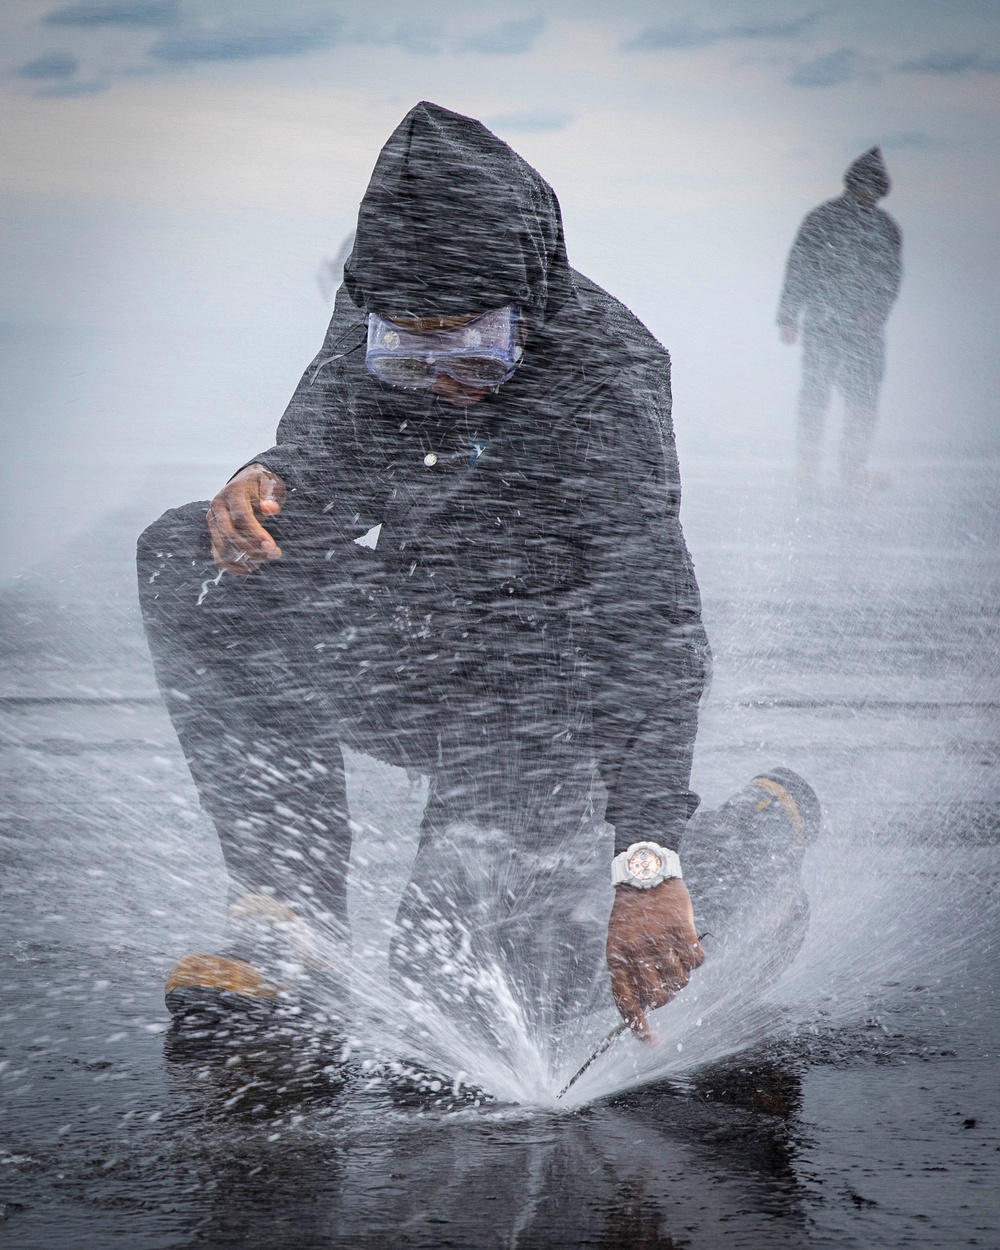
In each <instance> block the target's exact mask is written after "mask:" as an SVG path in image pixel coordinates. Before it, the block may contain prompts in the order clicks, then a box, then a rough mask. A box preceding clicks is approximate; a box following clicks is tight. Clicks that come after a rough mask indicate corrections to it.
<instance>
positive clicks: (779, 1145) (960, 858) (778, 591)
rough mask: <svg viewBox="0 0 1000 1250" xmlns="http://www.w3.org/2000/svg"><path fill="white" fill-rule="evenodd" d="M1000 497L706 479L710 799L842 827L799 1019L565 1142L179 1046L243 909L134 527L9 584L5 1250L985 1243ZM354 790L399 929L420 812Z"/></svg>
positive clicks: (361, 785)
mask: <svg viewBox="0 0 1000 1250" xmlns="http://www.w3.org/2000/svg"><path fill="white" fill-rule="evenodd" d="M998 487H1000V474H998V472H997V470H996V469H995V468H994V469H992V470H990V469H984V468H982V467H979V468H976V467H970V466H965V467H961V466H959V467H956V466H944V467H942V466H910V467H909V468H907V469H904V470H901V471H900V473H899V474H898V475H897V480H896V484H895V485H894V486H893V487H892V488H891V489H890V490H888V491H886V492H884V493H881V494H879V495H871V496H866V495H852V496H844V495H841V494H838V493H836V492H834V491H833V490H832V489H831V490H829V491H825V492H817V493H816V494H815V495H814V497H813V498H811V499H808V500H804V499H802V498H797V497H796V496H795V493H794V491H793V490H792V489H791V488H790V487H788V485H787V484H786V483H785V481H784V479H783V477H782V474H781V472H780V471H779V469H778V468H777V467H775V466H767V465H764V466H760V467H759V468H758V469H757V470H755V474H754V480H753V481H752V482H747V481H746V480H745V478H744V475H743V470H742V466H740V465H736V464H728V465H723V466H718V465H708V464H707V463H701V464H699V463H693V464H689V465H688V466H687V478H686V489H687V495H686V504H685V510H686V528H687V533H688V537H689V541H690V544H691V546H692V548H693V550H694V553H695V557H696V561H697V565H698V572H699V577H700V579H701V582H702V585H703V589H704V593H705V600H706V615H707V619H708V625H709V630H710V634H711V637H712V640H713V644H714V648H715V652H716V665H717V672H716V680H715V684H714V686H713V690H712V693H711V697H710V701H709V704H708V706H707V709H706V712H705V716H704V720H703V726H702V734H701V738H700V743H699V754H698V760H697V765H696V782H695V788H696V789H698V790H699V791H700V792H701V793H702V794H703V795H704V797H705V799H706V801H707V802H709V803H713V804H714V803H715V802H718V801H720V800H721V799H723V798H724V797H725V796H726V795H727V794H728V793H729V792H730V791H731V790H733V789H734V788H736V787H737V786H738V785H739V784H741V783H742V782H743V781H745V780H746V779H747V777H748V776H750V775H752V774H753V773H754V772H755V771H757V770H759V769H761V768H766V767H768V766H771V765H774V764H777V763H784V764H788V765H790V766H792V767H794V768H796V769H797V770H799V771H800V772H802V773H803V774H804V775H805V776H807V777H808V778H809V779H810V781H811V782H812V783H813V785H814V786H815V788H816V790H817V791H818V792H819V794H820V796H821V799H822V801H823V804H824V809H825V817H826V825H827V827H826V832H825V834H824V838H823V840H822V841H821V843H820V844H818V845H817V847H816V848H815V849H814V850H813V851H812V852H810V856H809V860H808V862H807V866H806V876H807V881H808V884H809V888H810V892H811V894H812V896H813V905H814V925H813V931H812V933H811V935H810V939H809V941H808V942H807V946H806V948H805V950H804V951H803V953H802V956H801V957H800V960H799V962H798V964H797V965H796V966H795V967H793V969H792V970H791V971H790V973H789V975H788V978H787V983H788V984H787V987H786V990H785V994H786V999H787V1000H788V1001H794V1002H795V1004H796V1010H797V1016H796V1018H797V1019H798V1020H799V1024H798V1026H797V1028H796V1029H795V1030H793V1031H792V1033H791V1034H788V1033H787V1032H785V1033H782V1034H781V1036H780V1037H779V1036H775V1037H774V1038H773V1039H771V1040H770V1041H767V1040H765V1041H760V1040H759V1039H755V1040H754V1044H753V1047H752V1048H750V1049H749V1050H746V1049H743V1050H741V1049H740V1048H739V1047H738V1046H737V1047H734V1048H733V1051H734V1053H732V1054H730V1055H728V1056H726V1057H724V1058H722V1059H721V1060H720V1059H719V1058H718V1057H717V1056H716V1057H713V1060H712V1062H711V1063H709V1064H707V1065H705V1064H697V1063H695V1065H694V1066H693V1067H684V1068H682V1067H680V1066H679V1065H676V1064H675V1066H674V1068H673V1069H671V1072H670V1076H669V1079H668V1080H661V1081H659V1082H657V1083H654V1084H653V1085H646V1086H642V1087H638V1088H632V1089H628V1090H625V1091H624V1092H618V1093H616V1094H613V1095H610V1096H606V1097H603V1098H601V1099H599V1100H598V1101H596V1102H594V1103H593V1104H591V1105H589V1106H587V1107H585V1108H582V1109H580V1110H577V1111H575V1112H574V1113H572V1114H553V1113H552V1112H550V1111H539V1110H537V1109H532V1108H528V1107H502V1106H494V1107H479V1108H468V1109H465V1110H461V1111H456V1112H451V1113H443V1112H441V1111H439V1110H434V1109H428V1108H426V1107H420V1106H402V1105H399V1103H398V1102H393V1101H392V1100H391V1099H390V1098H389V1097H388V1095H387V1094H386V1093H385V1092H384V1091H378V1090H376V1091H373V1090H370V1089H368V1088H366V1086H365V1082H364V1080H363V1079H362V1078H361V1077H360V1076H358V1075H357V1074H356V1073H354V1074H351V1073H348V1075H347V1079H346V1080H342V1074H341V1073H340V1072H339V1071H338V1070H337V1069H336V1067H335V1066H334V1067H333V1068H330V1065H329V1064H328V1063H327V1062H326V1060H327V1059H328V1056H319V1057H317V1055H316V1054H315V1052H310V1051H308V1050H305V1051H304V1050H303V1049H302V1048H301V1047H296V1045H295V1044H294V1042H289V1043H288V1044H276V1043H271V1044H269V1045H267V1046H259V1047H256V1048H248V1049H244V1051H243V1052H242V1053H241V1055H240V1057H239V1062H238V1063H230V1064H229V1065H227V1064H226V1063H225V1061H224V1059H223V1060H220V1059H219V1058H218V1056H213V1055H211V1054H205V1053H204V1052H201V1051H198V1050H191V1049H190V1048H189V1049H184V1048H178V1047H177V1046H176V1045H174V1044H173V1043H172V1042H171V1040H170V1035H169V1033H168V1030H167V1025H168V1021H167V1016H166V1013H165V1011H164V1008H163V1002H162V989H161V987H162V983H163V979H164V976H165V972H166V970H167V969H168V968H169V966H170V964H171V962H172V960H173V959H174V958H175V956H176V955H177V954H178V953H179V952H181V951H183V950H185V949H188V948H198V947H204V948H205V949H211V946H210V945H209V944H210V943H211V942H212V941H213V940H214V939H215V938H216V937H217V934H218V930H219V924H220V918H221V910H222V906H223V899H224V881H223V876H222V867H221V861H220V858H219V854H218V850H217V848H216V847H215V845H214V843H213V840H212V837H211V832H210V830H209V829H208V827H207V825H206V823H205V821H204V819H203V817H202V816H201V814H200V813H199V811H198V809H197V804H196V800H195V796H194V792H193V789H192V787H191V784H190V781H189V780H188V778H187V775H186V771H185V769H184V765H183V761H182V760H181V758H180V755H179V751H178V749H177V746H176V742H175V740H174V738H173V735H172V732H171V730H170V726H169V723H168V721H167V719H166V716H165V713H164V712H163V710H162V708H161V706H160V704H159V702H158V700H157V698H156V695H155V690H154V689H153V686H152V678H151V674H150V672H149V669H148V663H147V661H146V658H145V656H144V652H143V644H142V641H141V637H140V635H139V633H138V631H137V628H136V620H135V613H134V609H133V606H132V589H131V581H130V573H129V569H128V551H129V547H130V540H131V536H132V535H133V534H134V531H135V530H137V529H138V528H139V527H140V526H141V524H142V523H143V522H144V521H145V520H148V519H150V518H144V517H142V516H141V513H136V514H135V515H128V516H126V515H123V516H119V517H115V518H112V519H110V520H109V522H108V525H107V526H106V527H105V528H104V529H103V530H102V532H101V533H100V534H95V535H91V536H88V537H85V538H84V539H82V540H81V541H80V543H78V544H76V545H75V546H74V549H73V550H72V551H70V552H68V553H67V555H66V558H65V559H64V560H61V561H59V562H55V563H54V564H53V565H52V566H51V567H50V568H48V569H46V570H44V571H39V573H38V575H35V576H32V577H31V578H28V579H23V580H22V581H20V582H18V583H16V584H14V585H13V586H8V587H7V588H5V590H4V593H3V595H2V597H0V630H2V645H3V652H4V677H3V685H2V688H0V759H2V761H3V768H2V774H3V780H2V783H0V784H2V792H0V804H2V808H0V855H2V861H3V864H4V877H3V885H2V889H3V903H4V908H3V913H4V914H3V919H2V921H0V926H2V928H0V937H2V948H3V954H2V967H0V985H2V987H3V990H2V1007H0V1017H2V1020H3V1030H2V1035H0V1046H2V1054H0V1099H2V1105H0V1116H2V1118H0V1242H2V1243H3V1244H4V1245H9V1246H12V1247H19V1248H25V1250H27V1248H29V1247H31V1248H34V1247H38V1248H42V1247H45V1248H48V1247H56V1246H76V1247H91V1246H92V1247H105V1246H108V1247H110V1246H119V1245H120V1246H128V1247H137V1248H141V1250H146V1248H150V1250H152V1248H155V1247H183V1246H189V1245H190V1246H197V1245H205V1246H228V1245H233V1246H237V1245H238V1246H250V1247H289V1250H291V1248H293V1247H294V1248H296V1250H299V1248H311V1247H321V1246H352V1247H354V1246H358V1247H363V1246H388V1245H400V1246H414V1247H417V1246H426V1247H443V1246H456V1247H480V1246H482V1247H493V1246H497V1247H499V1246H505V1247H506V1246H520V1247H578V1246H579V1247H583V1246H594V1247H598V1246H600V1247H622V1248H624V1247H654V1246H655V1247H660V1246H662V1247H669V1246H673V1247H682V1246H691V1247H701V1246H704V1247H715V1246H734V1247H741V1246H745V1247H757V1246H786V1245H787V1246H819V1247H823V1246H831V1247H835V1246H836V1247H840V1246H844V1247H847V1246H864V1247H869V1246H886V1247H890V1246H925V1247H942V1246H948V1247H951V1246H964V1245H968V1246H997V1245H1000V1213H998V1200H997V1194H998V1192H1000V1093H998V1090H1000V1062H998V1060H997V1050H998V1048H1000V1010H998V1006H997V993H998V980H1000V977H998V973H997V971H996V966H997V964H996V944H995V942H996V931H997V919H998V906H997V881H998V875H1000V869H998V865H997V859H996V854H997V846H998V843H1000V776H998V761H1000V748H998V745H997V743H998V734H997V726H998V723H1000V680H998V667H1000V660H998V657H1000V644H998V642H997V631H996V628H995V614H996V604H997V602H998V599H1000V596H998V591H1000V558H998V556H997V552H998V550H1000V543H998V539H1000V504H998V501H1000V490H998ZM351 781H352V795H353V801H354V815H355V817H356V818H357V819H359V820H361V821H362V822H363V823H367V824H368V825H370V826H371V827H373V828H381V827H389V826H391V827H392V828H394V829H395V830H397V831H398V836H399V838H400V842H401V845H402V846H403V848H404V853H402V854H401V855H400V856H399V857H398V862H396V866H395V870H394V872H387V873H386V875H385V877H384V882H383V891H384V897H383V898H382V900H381V903H382V904H384V906H383V907H382V911H383V912H385V913H388V914H391V905H392V897H393V893H394V891H398V889H399V888H400V887H401V885H402V877H403V875H404V874H405V870H406V854H405V847H406V845H407V844H408V841H407V840H408V839H409V840H410V842H412V836H413V833H414V831H415V828H416V823H417V820H418V819H419V808H420V801H421V797H422V796H421V792H420V790H419V788H416V789H414V788H410V787H408V785H407V783H406V782H405V779H403V778H401V777H399V776H396V775H393V774H391V773H389V772H388V771H385V770H380V769H379V768H378V767H377V766H374V765H372V764H371V763H370V762H366V761H364V760H360V759H355V760H354V761H353V763H352V779H351ZM360 842H361V849H362V850H364V847H365V837H364V834H362V836H361V839H360ZM370 904H371V900H370V898H369V899H368V900H367V902H366V915H367V920H368V923H369V924H370V925H371V926H372V931H373V932H375V931H376V930H377V929H378V926H379V925H380V924H381V923H382V922H383V917H381V916H380V915H379V914H377V913H378V911H379V908H375V909H374V910H373V909H372V908H371V905H370ZM356 920H360V921H361V923H362V928H363V925H364V920H365V918H364V917H356ZM779 998H780V995H779ZM804 1004H805V1007H806V1008H807V1009H805V1010H804V1009H803V1005H804ZM669 1010H670V1009H669V1008H668V1009H667V1010H666V1012H665V1013H663V1015H664V1017H665V1018H666V1016H667V1014H668V1013H669ZM625 1044H626V1045H629V1044H630V1043H625ZM327 1069H330V1070H327Z"/></svg>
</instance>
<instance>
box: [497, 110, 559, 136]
mask: <svg viewBox="0 0 1000 1250" xmlns="http://www.w3.org/2000/svg"><path fill="white" fill-rule="evenodd" d="M575 119H576V114H575V113H566V112H564V111H562V110H561V109H526V110H525V111H524V112H522V113H501V114H498V115H497V116H495V117H489V118H487V120H486V125H487V126H489V128H490V129H491V130H506V131H515V130H520V131H539V130H565V129H566V127H567V126H568V125H569V124H570V123H571V122H572V121H575Z"/></svg>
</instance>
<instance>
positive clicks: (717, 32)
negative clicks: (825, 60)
mask: <svg viewBox="0 0 1000 1250" xmlns="http://www.w3.org/2000/svg"><path fill="white" fill-rule="evenodd" d="M819 17H820V14H819V13H805V14H803V15H802V16H801V17H795V18H790V19H787V20H786V21H767V20H765V19H757V20H750V21H745V22H729V23H727V24H726V25H725V26H699V25H697V24H696V23H694V22H673V23H671V24H670V25H668V26H645V27H643V29H642V30H640V31H639V33H638V34H636V35H633V36H632V38H631V39H626V40H624V41H623V42H622V45H621V46H622V48H624V49H625V50H626V51H628V52H658V51H661V50H662V49H664V48H673V49H681V48H705V47H708V46H709V45H710V44H715V43H722V42H724V41H725V40H735V39H797V38H798V37H799V35H801V34H803V33H804V32H805V31H806V30H807V29H808V28H809V27H810V26H812V25H814V24H815V23H816V22H817V21H818V20H819Z"/></svg>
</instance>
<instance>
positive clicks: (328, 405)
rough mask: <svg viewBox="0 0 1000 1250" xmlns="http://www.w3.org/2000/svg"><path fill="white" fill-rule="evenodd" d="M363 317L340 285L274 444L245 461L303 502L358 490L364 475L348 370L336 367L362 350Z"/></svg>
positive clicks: (316, 501) (323, 501)
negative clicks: (269, 473)
mask: <svg viewBox="0 0 1000 1250" xmlns="http://www.w3.org/2000/svg"><path fill="white" fill-rule="evenodd" d="M363 317H364V314H363V313H361V312H360V311H359V310H358V309H357V308H356V306H355V305H354V304H353V303H352V302H351V301H350V299H348V298H347V296H346V293H345V292H344V289H343V287H341V289H340V291H339V292H338V295H337V302H336V306H335V309H334V314H333V319H332V320H331V322H330V326H329V329H328V330H327V333H326V338H325V339H324V341H323V346H322V348H321V349H320V351H319V353H318V354H317V356H316V358H315V359H314V360H313V362H312V363H311V364H310V366H309V368H308V369H306V371H305V373H304V374H303V375H302V380H301V381H300V382H299V384H298V386H297V387H296V389H295V393H294V394H293V395H292V398H291V400H290V401H289V403H288V407H287V408H286V409H285V412H284V414H283V416H282V418H281V420H280V421H279V423H278V431H277V437H276V440H275V444H274V446H273V447H269V448H268V449H267V450H266V451H262V452H260V453H259V455H256V456H253V457H251V459H250V460H249V461H247V464H263V465H265V466H266V467H267V468H269V469H270V470H271V471H272V472H273V473H276V474H277V475H278V477H280V478H281V479H282V481H283V482H284V483H285V486H286V487H287V488H288V491H289V492H290V494H293V495H295V496H297V497H298V498H299V500H301V501H302V502H303V504H305V503H306V502H307V501H308V503H309V504H311V505H319V506H321V507H325V505H326V503H327V502H328V501H329V500H331V499H333V498H334V497H335V496H337V497H341V496H343V494H344V492H345V491H346V494H347V496H348V497H351V496H354V495H356V494H357V493H358V488H359V485H361V483H362V482H363V481H364V479H365V474H364V472H363V471H362V469H363V466H362V465H361V464H360V463H359V462H358V459H359V458H358V454H357V453H358V448H359V440H358V438H357V431H356V429H355V428H354V422H353V419H352V415H351V405H350V404H349V403H348V402H345V400H346V394H345V388H344V385H343V372H344V371H343V369H342V368H340V367H338V366H339V365H340V364H341V362H343V361H344V360H345V359H346V358H347V357H348V356H350V355H352V354H353V353H355V352H358V351H362V350H363V348H364V343H365V334H366V331H365V323H364V319H363ZM243 467H244V468H245V467H246V465H244V466H243ZM237 472H239V470H237ZM234 476H235V475H234Z"/></svg>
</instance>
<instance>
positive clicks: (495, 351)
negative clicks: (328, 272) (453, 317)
mask: <svg viewBox="0 0 1000 1250" xmlns="http://www.w3.org/2000/svg"><path fill="white" fill-rule="evenodd" d="M520 315H521V313H520V309H519V308H518V307H517V305H516V304H507V305H506V306H505V307H504V308H494V309H491V310H490V311H489V312H484V313H480V315H479V316H478V317H473V318H472V320H471V321H465V322H463V323H462V324H461V325H457V326H449V327H448V328H446V329H434V330H416V329H407V328H406V327H405V326H402V325H399V324H398V323H397V322H395V321H389V320H387V319H386V318H384V317H380V316H379V315H378V314H377V313H369V314H368V349H367V351H366V352H365V366H366V367H367V369H368V372H369V373H372V374H374V376H375V377H377V378H378V379H379V381H380V382H388V383H389V384H390V385H392V386H405V387H412V388H414V389H419V388H422V387H428V386H433V384H434V379H435V377H436V376H437V374H439V373H446V374H447V375H448V376H449V377H450V378H454V379H455V381H456V382H462V383H464V384H465V385H466V386H475V387H485V388H486V389H487V390H492V389H494V388H495V387H498V386H500V385H501V384H502V383H504V382H506V381H508V380H509V379H510V378H511V377H513V375H514V370H515V369H516V368H517V366H518V362H519V361H520V359H521V348H520V347H518V345H517V323H518V321H519V319H520Z"/></svg>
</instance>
